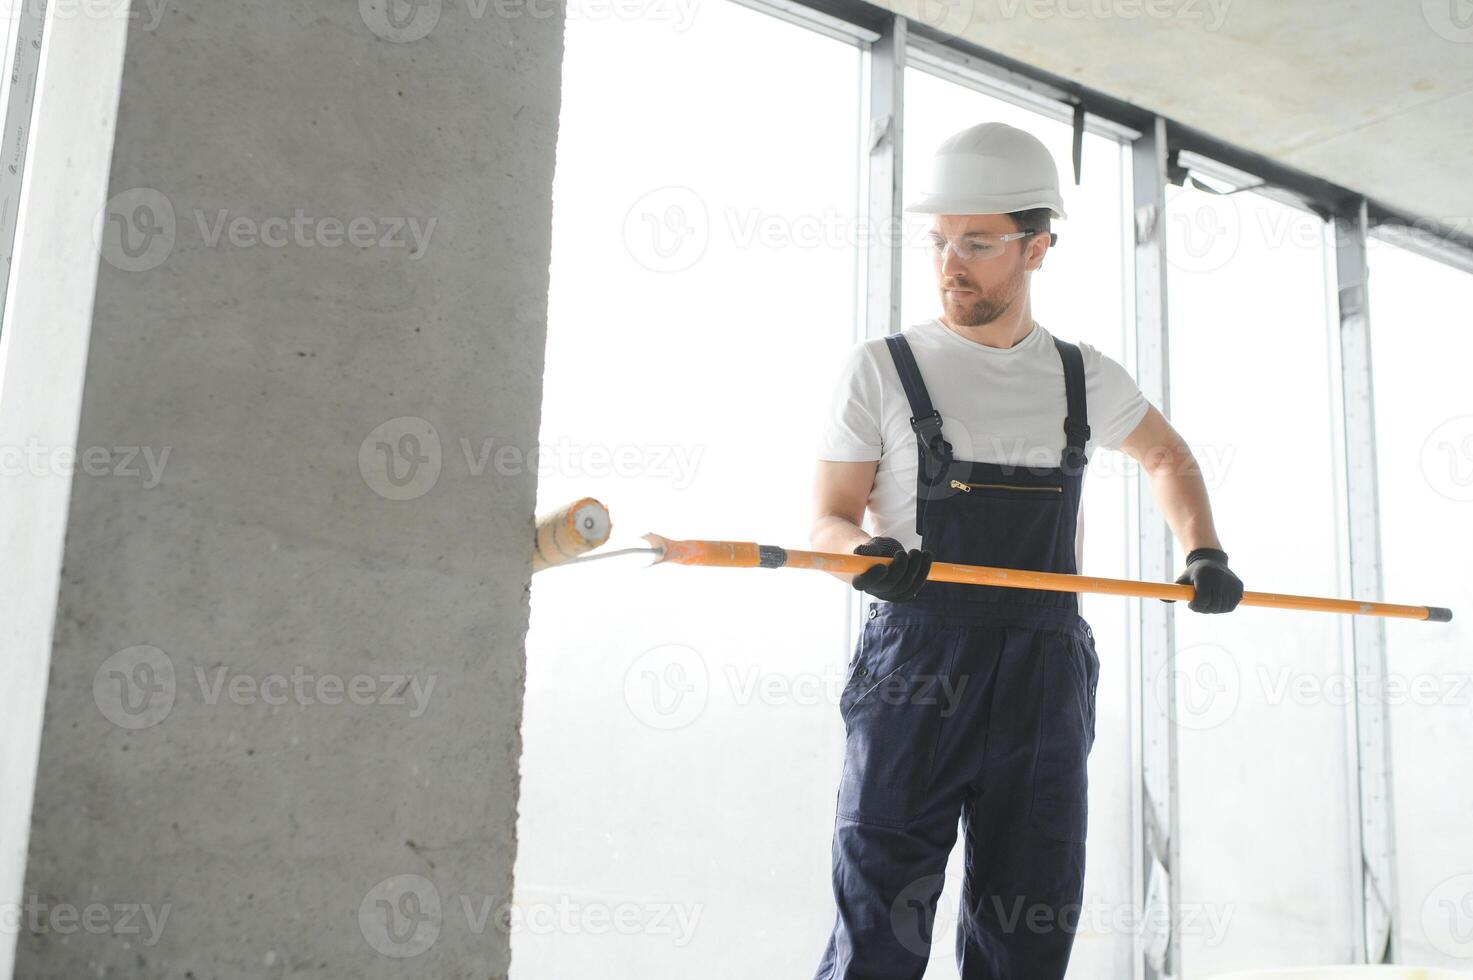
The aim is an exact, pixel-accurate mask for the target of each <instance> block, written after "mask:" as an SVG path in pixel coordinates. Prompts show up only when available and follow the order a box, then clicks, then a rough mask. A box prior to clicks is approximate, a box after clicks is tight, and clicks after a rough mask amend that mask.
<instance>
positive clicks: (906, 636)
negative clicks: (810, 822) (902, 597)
mask: <svg viewBox="0 0 1473 980" xmlns="http://www.w3.org/2000/svg"><path fill="white" fill-rule="evenodd" d="M955 646H956V644H955V643H954V642H953V641H952V639H951V638H950V634H949V633H948V632H946V631H945V630H943V629H937V628H933V627H925V626H919V625H914V624H907V625H891V626H878V627H873V628H872V631H871V630H870V629H867V631H866V637H865V647H864V651H863V654H862V656H861V658H860V666H859V668H857V669H856V672H855V673H856V675H858V670H860V669H862V670H864V672H865V673H864V674H863V675H862V679H860V680H852V681H851V683H850V684H849V685H848V686H847V688H846V690H848V691H850V692H851V693H849V694H848V695H847V701H846V705H845V714H844V722H845V728H846V730H847V738H846V741H845V745H844V773H843V776H842V777H841V779H840V782H839V799H838V815H839V816H840V817H842V818H844V819H846V820H852V821H854V822H856V823H871V824H879V825H882V826H891V827H900V826H904V825H905V824H906V823H907V822H908V821H909V820H910V819H911V818H912V817H913V816H914V815H915V814H916V813H917V812H919V811H920V810H921V809H922V808H923V807H924V806H925V803H926V794H927V791H928V789H929V788H930V784H931V775H932V768H933V762H934V759H935V754H936V742H937V739H938V738H939V736H940V731H941V725H942V720H943V719H942V711H943V710H944V708H943V704H942V699H941V698H940V697H938V696H937V691H938V689H939V687H940V681H941V679H942V678H943V677H945V676H946V671H947V670H949V667H950V661H951V657H952V656H953V655H954V648H955Z"/></svg>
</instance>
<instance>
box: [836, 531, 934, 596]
mask: <svg viewBox="0 0 1473 980" xmlns="http://www.w3.org/2000/svg"><path fill="white" fill-rule="evenodd" d="M854 553H855V554H856V555H871V556H876V557H880V558H893V559H895V560H894V561H892V562H890V564H888V565H875V566H873V567H871V568H867V569H865V570H864V571H862V572H860V573H859V574H858V575H856V576H854V579H853V582H852V583H851V584H852V585H853V586H854V587H855V588H856V589H858V590H859V591H860V592H868V593H869V594H870V595H872V596H874V597H875V598H876V599H884V600H885V601H887V602H907V601H909V600H911V599H914V598H915V597H916V593H917V592H919V591H921V586H923V585H925V584H926V576H927V575H928V574H929V573H930V571H931V553H930V552H929V551H922V550H920V549H919V548H912V549H911V550H910V551H906V550H905V546H904V545H902V544H901V543H900V542H899V541H896V540H895V539H894V538H870V539H869V540H868V541H866V542H865V543H864V544H862V545H860V546H859V547H858V548H855V549H854Z"/></svg>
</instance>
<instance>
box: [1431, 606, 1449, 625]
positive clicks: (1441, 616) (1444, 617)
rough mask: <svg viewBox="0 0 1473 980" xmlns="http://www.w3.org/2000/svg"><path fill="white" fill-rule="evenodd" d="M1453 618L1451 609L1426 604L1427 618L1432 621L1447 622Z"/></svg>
mask: <svg viewBox="0 0 1473 980" xmlns="http://www.w3.org/2000/svg"><path fill="white" fill-rule="evenodd" d="M1452 618H1453V611H1452V610H1451V609H1448V608H1447V607H1445V606H1428V607H1427V619H1428V621H1429V622H1433V623H1448V622H1451V621H1452Z"/></svg>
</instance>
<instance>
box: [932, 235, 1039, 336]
mask: <svg viewBox="0 0 1473 980" xmlns="http://www.w3.org/2000/svg"><path fill="white" fill-rule="evenodd" d="M931 227H932V231H934V232H935V233H936V234H938V235H944V236H946V237H947V238H955V239H962V238H964V237H966V236H967V235H971V234H990V235H1009V234H1012V233H1013V232H1015V231H1017V230H1018V228H1017V227H1016V226H1015V225H1014V224H1013V219H1012V218H1010V217H1008V216H1007V215H1005V214H938V215H936V218H935V221H934V222H933V223H932V226H931ZM1002 249H1003V250H1002V254H1000V255H998V256H997V257H995V258H981V257H977V256H974V257H973V258H972V259H971V260H970V261H965V262H964V261H962V260H961V259H960V258H958V257H957V254H956V252H955V250H953V249H950V248H948V249H946V250H945V251H944V252H942V253H941V254H940V255H936V256H933V259H932V263H933V264H934V266H935V269H936V286H937V289H938V291H939V292H940V293H941V308H942V310H943V311H944V313H945V315H946V320H947V322H949V323H951V324H952V325H954V326H958V327H980V326H984V325H986V324H989V323H992V322H993V321H994V320H996V319H997V318H998V317H1000V316H1002V315H1003V314H1004V313H1006V312H1008V310H1010V309H1012V308H1013V305H1014V304H1015V303H1017V302H1018V300H1019V299H1020V298H1022V297H1023V296H1024V295H1025V294H1026V292H1027V289H1028V279H1027V274H1028V273H1029V272H1032V271H1033V270H1034V269H1037V268H1038V267H1039V266H1040V265H1041V264H1042V263H1043V253H1044V252H1045V251H1047V250H1048V236H1047V235H1034V236H1032V237H1029V238H1020V239H1017V240H1015V241H1011V242H1006V243H1004V244H1003V246H1002Z"/></svg>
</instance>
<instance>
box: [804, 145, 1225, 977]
mask: <svg viewBox="0 0 1473 980" xmlns="http://www.w3.org/2000/svg"><path fill="white" fill-rule="evenodd" d="M926 186H927V188H928V189H927V190H926V191H925V193H923V194H922V196H921V197H920V198H919V199H918V200H916V201H914V202H913V203H911V204H909V205H907V207H906V210H907V211H913V212H919V213H924V214H930V215H933V216H934V218H933V219H932V225H931V229H930V241H931V248H932V255H933V260H934V268H935V273H936V285H937V289H938V291H939V293H940V299H941V303H942V310H943V312H942V315H941V316H939V317H937V318H936V319H934V320H928V321H926V322H924V323H917V324H914V325H912V326H908V327H906V328H905V329H904V330H902V331H901V332H900V333H898V334H892V335H890V336H888V337H885V338H883V339H877V340H872V341H864V342H862V343H860V344H858V345H856V346H855V347H854V348H853V349H852V350H851V352H850V354H849V356H848V358H847V360H846V361H845V364H844V366H843V368H842V370H841V372H840V377H839V381H838V384H837V387H836V390H835V393H834V400H833V407H832V410H831V411H830V414H829V417H828V418H827V420H826V424H825V427H824V432H823V436H822V445H821V452H820V453H819V458H820V461H819V463H818V466H817V476H816V482H815V495H814V501H815V520H814V524H813V529H812V533H811V540H812V544H813V547H814V548H816V549H818V550H822V551H844V552H849V551H852V552H854V553H856V554H861V555H875V556H884V557H889V558H892V559H893V561H891V562H890V563H888V564H880V565H876V566H875V567H873V568H871V569H869V570H867V571H865V572H864V573H862V574H860V575H857V576H854V577H853V579H852V584H853V586H854V588H856V589H859V590H862V591H864V592H867V593H869V594H870V596H872V597H873V598H872V599H871V601H870V603H869V605H868V608H867V611H866V614H865V619H864V624H863V629H862V631H861V634H860V637H859V641H858V643H857V645H856V647H855V651H854V657H853V660H852V662H851V663H850V666H849V674H848V678H847V680H846V683H845V685H844V688H843V693H842V695H841V696H840V702H839V710H840V714H841V715H842V717H843V720H844V725H845V729H846V732H847V741H846V748H845V753H844V768H843V774H842V776H841V779H840V786H839V792H838V803H837V814H836V818H835V827H834V838H833V887H834V897H835V899H836V902H837V905H838V914H837V916H836V919H835V922H834V927H833V932H832V934H831V935H830V937H829V941H828V946H827V948H826V950H825V952H824V954H823V958H822V961H821V963H820V965H819V968H818V971H817V973H816V975H815V976H816V980H859V978H863V980H909V978H918V977H920V976H921V975H922V974H923V973H924V971H925V966H926V962H927V960H928V959H929V955H930V949H931V939H932V937H931V926H932V924H933V922H934V917H935V908H936V900H937V897H938V896H939V894H940V892H941V885H942V875H943V872H944V869H945V867H946V862H947V857H948V855H949V854H950V852H951V849H952V846H953V844H954V843H955V841H956V835H957V822H958V817H960V821H961V826H962V834H963V836H964V840H965V851H964V854H965V867H966V873H965V877H964V879H963V882H962V896H961V905H960V908H959V910H958V911H959V916H958V924H957V935H956V957H957V964H958V968H959V970H960V972H961V976H962V978H963V980H982V978H989V980H991V978H1014V980H1048V978H1058V977H1063V976H1064V970H1065V967H1066V965H1067V963H1068V960H1069V952H1070V949H1071V947H1072V945H1073V941H1074V934H1075V932H1076V930H1077V927H1078V920H1079V915H1080V906H1081V900H1082V896H1083V882H1084V850H1085V848H1084V842H1085V829H1086V817H1087V805H1086V787H1087V773H1086V761H1087V758H1088V756H1089V752H1090V749H1091V747H1092V746H1093V744H1094V730H1095V687H1096V684H1097V681H1098V677H1099V669H1100V661H1099V657H1098V655H1097V653H1096V651H1095V644H1094V632H1093V631H1092V630H1091V629H1090V626H1089V624H1088V623H1087V622H1085V620H1084V619H1083V618H1082V617H1081V616H1080V614H1079V605H1078V595H1077V594H1076V593H1073V592H1046V591H1042V590H1034V589H1029V590H1023V589H1009V588H1002V587H993V586H971V585H959V584H951V583H944V582H927V581H926V574H927V572H928V570H929V569H930V567H931V563H932V561H933V560H935V561H947V562H961V563H965V564H973V565H995V566H1005V567H1009V568H1025V569H1035V570H1039V571H1048V572H1065V573H1077V572H1078V561H1079V550H1080V538H1079V526H1078V515H1079V506H1080V491H1081V484H1082V481H1083V477H1084V469H1085V464H1086V463H1087V462H1088V457H1089V454H1090V453H1091V451H1092V450H1094V449H1098V448H1100V447H1104V448H1108V449H1115V448H1118V449H1121V450H1124V451H1125V452H1126V453H1128V454H1130V455H1131V456H1132V457H1134V458H1135V459H1136V460H1137V461H1139V462H1140V464H1141V466H1142V468H1143V469H1144V470H1146V471H1147V472H1148V473H1149V474H1150V478H1151V487H1152V490H1153V493H1154V496H1155V499H1156V501H1157V503H1158V504H1159V506H1160V509H1161V511H1162V513H1163V514H1164V515H1165V517H1166V520H1167V522H1168V523H1169V524H1170V526H1171V529H1172V531H1173V532H1174V533H1175V536H1176V540H1177V542H1178V544H1179V545H1180V546H1181V547H1182V548H1183V550H1184V552H1185V553H1186V569H1185V571H1184V572H1183V573H1182V575H1181V577H1180V578H1178V579H1177V581H1178V582H1180V583H1185V584H1190V585H1192V586H1193V587H1194V588H1195V590H1196V591H1195V596H1194V598H1193V599H1192V601H1191V604H1190V607H1191V609H1193V610H1194V611H1196V612H1202V613H1224V612H1229V611H1231V610H1232V609H1233V608H1234V607H1236V606H1237V604H1238V602H1239V600H1240V599H1241V598H1242V594H1243V584H1242V582H1241V581H1239V579H1238V577H1237V576H1236V575H1235V574H1234V573H1233V572H1232V571H1231V570H1230V569H1229V568H1228V563H1227V555H1226V553H1224V552H1223V550H1222V545H1221V542H1220V541H1219V540H1218V538H1217V535H1216V533H1215V531H1214V528H1213V522H1212V514H1211V509H1210V507H1209V504H1208V500H1207V492H1206V488H1205V486H1204V484H1203V481H1202V478H1201V476H1200V475H1199V473H1198V470H1197V468H1196V465H1195V460H1194V459H1193V457H1192V454H1191V451H1190V450H1189V449H1188V448H1187V446H1186V444H1185V443H1184V442H1183V441H1182V439H1181V437H1180V436H1179V435H1178V434H1177V432H1176V431H1175V430H1174V429H1173V428H1172V427H1171V425H1170V423H1169V422H1167V420H1166V419H1165V418H1164V417H1163V416H1162V415H1161V413H1160V412H1159V411H1157V409H1156V408H1155V407H1154V406H1152V405H1151V404H1150V403H1149V402H1148V401H1147V400H1146V398H1145V396H1144V395H1143V394H1142V393H1141V391H1140V389H1139V387H1138V386H1137V385H1136V384H1135V382H1134V381H1133V380H1132V379H1131V377H1130V375H1129V374H1128V373H1127V372H1126V371H1125V369H1124V368H1123V367H1121V366H1120V364H1119V363H1117V362H1115V361H1113V360H1111V359H1110V358H1109V357H1106V356H1105V355H1103V354H1101V353H1100V352H1099V351H1097V350H1095V349H1094V348H1092V347H1090V346H1088V345H1087V344H1082V343H1081V344H1078V345H1075V344H1072V343H1069V342H1067V341H1064V340H1061V339H1059V338H1057V337H1054V336H1052V335H1051V334H1049V333H1048V332H1047V331H1045V330H1044V328H1043V327H1042V326H1040V325H1039V324H1038V323H1037V321H1035V320H1034V319H1033V317H1032V314H1031V304H1030V300H1029V286H1030V280H1031V277H1032V275H1033V273H1034V272H1035V271H1037V270H1038V269H1039V268H1040V267H1041V266H1042V265H1043V261H1044V258H1045V257H1046V256H1047V255H1048V250H1049V248H1050V247H1051V246H1052V245H1053V244H1055V243H1056V241H1057V236H1056V235H1055V234H1054V233H1053V232H1052V230H1051V221H1052V219H1053V218H1063V217H1064V216H1065V215H1064V206H1063V201H1062V198H1061V196H1060V193H1059V180H1058V170H1057V168H1056V167H1055V165H1054V161H1053V158H1052V157H1051V156H1050V155H1049V152H1048V150H1047V149H1046V148H1045V147H1044V146H1043V144H1042V143H1041V142H1039V141H1038V140H1037V139H1036V138H1034V137H1033V136H1031V135H1029V134H1028V133H1025V132H1023V131H1022V130H1019V129H1016V128H1014V127H1012V126H1007V125H1003V124H1001V123H995V122H994V123H983V124H980V125H977V126H973V127H971V128H969V129H966V130H963V131H962V132H959V133H957V134H956V135H954V136H952V137H951V138H950V139H948V140H946V142H944V143H943V144H942V145H941V146H940V148H939V149H938V150H937V152H936V155H935V158H934V160H933V162H932V170H931V174H930V180H929V183H928V184H927V185H926ZM866 507H867V508H868V510H869V516H870V519H871V522H872V526H873V528H874V535H873V536H872V535H871V534H869V533H868V532H866V531H865V530H864V529H863V528H862V527H861V523H862V522H863V520H864V514H865V509H866ZM1122 666H1123V665H1122Z"/></svg>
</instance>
